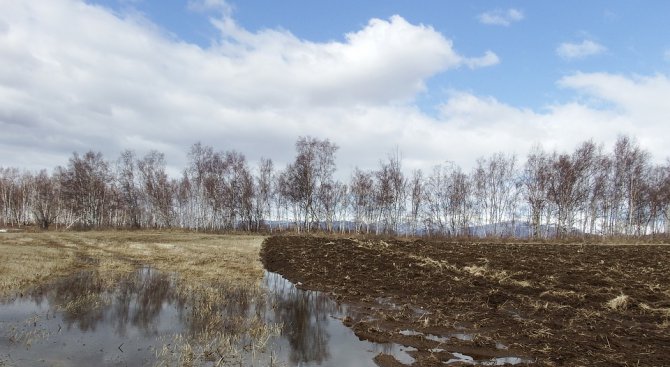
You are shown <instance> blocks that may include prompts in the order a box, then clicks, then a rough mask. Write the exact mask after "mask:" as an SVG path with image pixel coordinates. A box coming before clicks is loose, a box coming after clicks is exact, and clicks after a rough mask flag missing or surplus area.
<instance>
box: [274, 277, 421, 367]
mask: <svg viewBox="0 0 670 367" xmlns="http://www.w3.org/2000/svg"><path fill="white" fill-rule="evenodd" d="M265 284H266V286H267V287H268V289H270V290H271V292H270V295H271V297H272V302H270V304H271V305H272V307H271V311H270V312H268V314H267V315H268V317H269V318H270V319H271V320H275V321H278V322H281V323H282V324H283V327H282V336H281V338H277V339H276V340H275V351H277V352H278V353H279V355H280V356H282V355H283V356H285V358H283V359H284V360H286V361H287V362H289V364H290V365H291V366H305V367H308V366H322V367H328V366H333V367H335V366H376V364H375V363H374V362H373V358H374V357H375V356H376V355H377V354H379V353H385V354H389V355H392V356H394V357H395V358H396V359H397V360H398V361H400V362H402V363H404V364H411V363H413V362H414V359H413V358H412V357H411V356H410V355H409V354H407V353H406V352H408V351H411V350H413V349H412V348H410V347H404V346H400V345H397V344H376V343H370V342H367V341H361V340H359V339H358V337H357V336H356V335H355V334H354V332H353V331H352V330H351V329H349V328H348V327H346V326H345V325H344V324H343V323H342V319H343V318H344V317H346V316H351V315H352V313H354V312H355V310H352V309H350V308H349V307H347V306H346V305H341V304H339V305H338V304H337V302H335V301H333V300H332V299H331V298H330V297H329V296H328V295H326V294H324V293H321V292H315V291H303V290H300V289H298V288H296V287H295V285H293V284H292V283H291V282H290V281H288V280H286V279H285V278H284V277H282V276H281V275H279V274H276V273H267V274H266V276H265ZM280 359H281V358H280Z"/></svg>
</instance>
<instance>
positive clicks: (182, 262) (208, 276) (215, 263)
mask: <svg viewBox="0 0 670 367" xmlns="http://www.w3.org/2000/svg"><path fill="white" fill-rule="evenodd" d="M263 240H264V237H262V236H236V235H212V234H199V233H182V232H157V231H156V232H154V231H137V232H134V231H101V232H93V231H92V232H37V233H28V232H25V233H0V299H4V300H5V302H8V301H7V300H9V301H11V300H12V299H17V298H19V297H22V296H23V295H24V294H29V293H30V292H31V290H32V291H33V292H34V290H35V289H40V287H42V288H47V289H48V288H53V287H56V286H58V284H60V283H58V282H59V279H68V277H72V276H75V275H76V274H86V276H85V279H84V280H83V281H78V282H79V283H82V282H84V283H86V285H87V286H88V285H90V284H93V285H94V287H90V286H89V289H87V290H86V291H85V292H82V294H81V295H76V296H68V297H67V299H65V300H63V301H62V303H63V304H61V305H58V306H59V307H60V309H61V310H63V312H66V313H72V312H89V311H90V309H92V308H95V307H97V305H98V303H100V302H101V298H104V297H102V296H100V295H101V294H104V292H105V290H108V289H114V288H115V287H117V288H118V285H119V284H122V283H124V282H126V283H127V279H129V278H130V277H132V275H133V274H134V273H136V272H137V271H138V269H140V268H150V269H155V270H156V271H157V272H159V273H161V274H172V275H174V278H175V279H177V280H176V281H175V282H174V283H175V284H174V290H170V292H171V294H172V295H171V296H170V297H172V298H174V299H177V300H178V302H180V303H183V304H185V305H186V306H185V308H186V309H187V310H188V312H189V315H190V316H187V318H188V319H189V320H190V324H191V325H194V326H193V327H192V329H191V330H188V332H185V333H184V335H173V336H171V338H170V339H169V340H165V343H164V344H165V345H164V347H163V348H162V349H160V350H157V351H156V353H155V354H156V355H157V361H156V365H190V364H191V363H194V364H196V365H199V364H201V363H200V362H206V361H208V362H207V363H214V364H223V363H222V362H224V357H225V359H226V360H227V361H230V360H231V358H232V359H234V358H233V357H234V356H237V357H238V359H239V360H242V359H244V358H246V357H244V356H243V354H245V351H243V350H242V349H245V350H246V351H247V352H248V351H249V350H251V349H254V348H256V347H259V348H260V347H262V346H263V345H262V344H263V343H264V342H265V341H267V339H268V337H269V335H271V334H273V333H277V332H278V329H277V325H270V324H266V323H265V321H264V320H263V319H262V318H259V317H246V316H244V315H239V317H234V318H231V317H228V316H226V315H225V312H226V311H225V310H224V308H225V307H227V306H230V305H231V304H232V303H233V302H236V304H239V303H243V304H244V305H245V307H247V309H248V307H249V306H248V305H249V304H252V303H256V302H262V301H261V300H262V299H264V293H263V292H265V290H264V289H263V287H262V285H261V281H262V279H263V267H262V264H261V263H260V262H259V258H258V253H259V249H260V246H261V244H262V242H263ZM80 278H81V276H80ZM61 283H62V281H61ZM78 286H80V285H77V284H74V285H72V286H68V287H78ZM91 289H94V290H95V293H92V292H91ZM40 292H41V291H40ZM103 301H104V300H103ZM159 307H160V305H159ZM0 326H1V325H0ZM10 339H11V338H10ZM15 339H16V340H23V339H26V338H23V339H21V338H15ZM247 354H248V353H247ZM231 356H232V357H231ZM3 363H8V362H2V356H0V365H2V364H3Z"/></svg>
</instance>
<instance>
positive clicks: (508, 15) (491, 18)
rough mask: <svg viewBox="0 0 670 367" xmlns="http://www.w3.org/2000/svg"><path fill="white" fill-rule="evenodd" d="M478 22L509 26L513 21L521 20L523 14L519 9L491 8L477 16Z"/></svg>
mask: <svg viewBox="0 0 670 367" xmlns="http://www.w3.org/2000/svg"><path fill="white" fill-rule="evenodd" d="M477 18H478V19H479V22H480V23H482V24H488V25H501V26H505V27H507V26H509V25H511V24H512V23H514V22H518V21H521V20H523V18H524V15H523V12H522V11H521V10H518V9H507V10H491V11H487V12H485V13H482V14H479V16H477Z"/></svg>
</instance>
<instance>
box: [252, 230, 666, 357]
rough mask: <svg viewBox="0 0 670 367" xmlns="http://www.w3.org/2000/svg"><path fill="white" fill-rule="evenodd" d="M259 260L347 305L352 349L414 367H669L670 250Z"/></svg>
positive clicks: (279, 242) (509, 250)
mask: <svg viewBox="0 0 670 367" xmlns="http://www.w3.org/2000/svg"><path fill="white" fill-rule="evenodd" d="M261 257H262V260H263V262H264V264H265V267H266V268H267V270H269V271H274V272H278V273H280V274H282V275H283V276H285V277H286V278H288V279H289V280H291V281H292V282H294V283H296V284H299V285H300V286H301V287H303V288H308V289H312V290H320V291H325V292H329V293H331V294H332V295H333V296H334V297H335V298H336V299H337V300H338V301H341V302H346V303H348V304H351V305H353V307H352V309H354V310H355V312H352V314H351V316H349V317H346V318H345V319H344V320H343V322H344V323H345V324H346V325H347V326H349V327H351V328H352V329H353V330H354V332H355V333H356V335H357V336H358V337H359V338H361V339H366V340H370V341H374V342H379V343H388V342H393V343H398V344H403V345H405V346H411V347H414V348H416V349H417V351H414V352H410V354H411V356H412V357H414V358H415V360H416V361H415V362H414V364H412V365H413V366H433V365H444V362H449V365H471V364H472V363H473V362H472V361H474V362H476V363H478V364H482V365H493V364H496V363H497V364H505V363H519V362H521V363H526V364H531V365H536V366H669V365H670V246H666V245H581V244H579V245H565V244H488V243H448V242H438V241H423V240H418V241H402V240H393V241H386V242H385V241H381V240H374V241H366V240H357V239H331V238H315V237H290V236H286V237H272V238H269V239H267V240H266V241H265V243H264V245H263V248H262V250H261ZM454 352H456V353H460V354H462V355H467V356H470V357H472V360H471V361H469V362H466V361H465V360H461V361H457V360H455V359H457V358H455V355H454V354H453V353H454ZM456 356H458V354H457V355H456ZM504 357H515V358H510V359H502V358H504ZM496 358H498V359H496ZM375 361H376V362H377V364H379V365H380V366H402V365H403V364H401V363H400V362H399V361H398V360H396V359H395V358H394V357H393V356H390V355H385V354H380V355H378V356H377V357H376V358H375ZM452 363H453V364H452Z"/></svg>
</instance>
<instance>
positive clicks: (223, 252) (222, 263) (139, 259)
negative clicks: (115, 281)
mask: <svg viewBox="0 0 670 367" xmlns="http://www.w3.org/2000/svg"><path fill="white" fill-rule="evenodd" d="M263 240H264V237H261V236H232V235H208V234H197V233H196V234H194V233H173V232H153V231H143V232H122V231H118V232H117V231H105V232H46V233H2V234H0V297H2V296H8V295H10V294H11V293H15V292H21V291H24V290H26V289H27V288H28V287H30V286H33V285H37V284H41V283H44V282H45V281H47V280H50V279H53V278H55V277H59V276H64V275H68V274H72V273H74V272H76V271H79V270H82V269H88V268H94V269H96V270H97V271H99V272H100V273H101V275H103V276H104V275H114V274H121V273H129V272H132V271H134V270H135V269H136V268H137V267H138V266H139V265H150V266H152V267H154V268H156V269H159V270H162V271H166V272H176V273H178V274H179V276H180V278H182V279H183V280H184V281H186V282H187V283H192V284H206V283H211V282H217V283H220V282H228V283H231V284H237V285H240V286H243V287H248V286H254V285H258V283H259V282H260V279H261V277H262V274H263V268H262V265H261V263H260V262H259V261H258V251H259V250H260V246H261V243H262V242H263Z"/></svg>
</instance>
